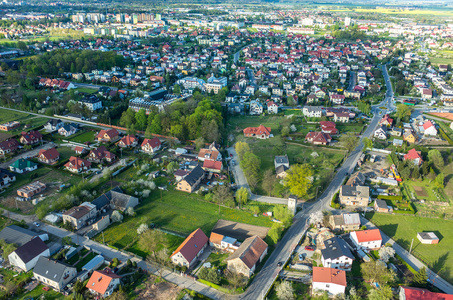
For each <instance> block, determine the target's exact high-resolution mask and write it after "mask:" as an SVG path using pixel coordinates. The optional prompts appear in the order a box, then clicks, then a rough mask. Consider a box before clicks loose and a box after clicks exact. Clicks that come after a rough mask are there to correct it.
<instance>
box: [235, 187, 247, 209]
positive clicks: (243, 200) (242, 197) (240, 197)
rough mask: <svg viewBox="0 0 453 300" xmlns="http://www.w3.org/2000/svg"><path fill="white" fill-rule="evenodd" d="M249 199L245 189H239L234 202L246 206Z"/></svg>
mask: <svg viewBox="0 0 453 300" xmlns="http://www.w3.org/2000/svg"><path fill="white" fill-rule="evenodd" d="M249 197H250V193H249V191H248V190H247V189H246V188H245V187H241V188H240V189H239V190H238V191H237V192H236V201H237V203H238V204H239V205H245V204H247V201H248V199H249Z"/></svg>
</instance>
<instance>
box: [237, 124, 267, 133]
mask: <svg viewBox="0 0 453 300" xmlns="http://www.w3.org/2000/svg"><path fill="white" fill-rule="evenodd" d="M243 132H244V134H255V135H262V134H264V135H270V134H271V128H270V127H265V126H263V125H260V126H258V127H247V128H245V129H244V130H243Z"/></svg>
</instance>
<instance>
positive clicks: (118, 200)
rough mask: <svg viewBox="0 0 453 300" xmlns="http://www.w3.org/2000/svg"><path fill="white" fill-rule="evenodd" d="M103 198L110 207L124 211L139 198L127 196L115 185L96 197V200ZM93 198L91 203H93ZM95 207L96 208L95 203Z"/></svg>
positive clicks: (133, 205) (135, 204)
mask: <svg viewBox="0 0 453 300" xmlns="http://www.w3.org/2000/svg"><path fill="white" fill-rule="evenodd" d="M100 198H103V199H105V200H107V201H108V202H109V203H110V207H111V208H112V209H116V210H119V211H123V212H124V211H126V209H128V208H129V207H132V208H134V207H136V206H137V205H138V203H139V199H138V198H137V197H133V196H129V195H127V194H124V193H123V191H122V190H121V188H120V187H115V188H113V189H112V190H110V191H108V192H107V193H104V194H103V195H102V196H100V197H98V198H97V199H96V200H98V199H100ZM94 201H95V200H93V201H92V202H91V203H92V204H95V203H94ZM96 209H98V207H97V205H96Z"/></svg>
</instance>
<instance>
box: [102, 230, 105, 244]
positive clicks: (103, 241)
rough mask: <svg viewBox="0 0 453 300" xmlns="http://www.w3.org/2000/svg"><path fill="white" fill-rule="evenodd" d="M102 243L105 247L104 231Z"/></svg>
mask: <svg viewBox="0 0 453 300" xmlns="http://www.w3.org/2000/svg"><path fill="white" fill-rule="evenodd" d="M102 243H103V244H104V245H105V239H104V231H102Z"/></svg>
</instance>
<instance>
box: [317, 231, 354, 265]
mask: <svg viewBox="0 0 453 300" xmlns="http://www.w3.org/2000/svg"><path fill="white" fill-rule="evenodd" d="M324 247H325V248H324V249H322V250H321V262H322V265H323V266H324V267H327V268H333V269H339V270H343V271H351V268H352V262H353V261H354V255H352V253H351V250H349V248H348V246H347V245H346V242H345V241H344V240H342V239H341V238H339V237H333V238H331V239H328V240H325V241H324Z"/></svg>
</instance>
